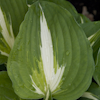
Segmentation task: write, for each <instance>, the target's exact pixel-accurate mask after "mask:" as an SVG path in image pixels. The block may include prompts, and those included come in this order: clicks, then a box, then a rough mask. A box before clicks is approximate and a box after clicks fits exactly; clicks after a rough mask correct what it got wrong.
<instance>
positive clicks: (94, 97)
mask: <svg viewBox="0 0 100 100" xmlns="http://www.w3.org/2000/svg"><path fill="white" fill-rule="evenodd" d="M79 100H100V86H99V85H97V84H96V83H94V82H92V84H91V86H90V87H89V89H88V91H87V92H85V93H84V94H83V96H82V98H80V99H79Z"/></svg>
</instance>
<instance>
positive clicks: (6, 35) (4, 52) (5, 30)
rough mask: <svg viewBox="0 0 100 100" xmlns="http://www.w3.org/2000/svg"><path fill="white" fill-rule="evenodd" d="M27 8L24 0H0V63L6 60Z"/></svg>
mask: <svg viewBox="0 0 100 100" xmlns="http://www.w3.org/2000/svg"><path fill="white" fill-rule="evenodd" d="M27 8H28V7H27V5H26V1H25V0H0V60H2V62H0V64H2V63H5V62H7V58H8V56H9V53H10V50H11V49H12V47H13V44H14V40H15V37H16V36H17V34H18V31H19V26H20V24H21V22H22V21H23V19H24V16H25V13H26V12H27ZM1 58H3V59H1Z"/></svg>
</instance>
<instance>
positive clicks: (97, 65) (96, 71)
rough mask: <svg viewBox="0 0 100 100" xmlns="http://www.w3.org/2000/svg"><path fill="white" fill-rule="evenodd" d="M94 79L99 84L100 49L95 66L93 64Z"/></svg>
mask: <svg viewBox="0 0 100 100" xmlns="http://www.w3.org/2000/svg"><path fill="white" fill-rule="evenodd" d="M93 77H94V79H95V81H96V82H97V83H98V85H99V86H100V49H99V51H98V55H97V60H96V66H95V72H94V76H93Z"/></svg>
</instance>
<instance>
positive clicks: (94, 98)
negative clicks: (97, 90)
mask: <svg viewBox="0 0 100 100" xmlns="http://www.w3.org/2000/svg"><path fill="white" fill-rule="evenodd" d="M82 97H85V98H88V99H92V100H99V99H97V98H96V97H94V96H93V95H92V93H89V92H85V93H84V94H83V95H82Z"/></svg>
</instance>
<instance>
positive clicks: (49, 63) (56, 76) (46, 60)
mask: <svg viewBox="0 0 100 100" xmlns="http://www.w3.org/2000/svg"><path fill="white" fill-rule="evenodd" d="M40 9H41V11H42V15H41V17H40V28H41V47H40V48H41V56H42V61H43V69H44V74H45V78H46V82H47V85H48V86H47V87H46V88H47V89H48V88H50V91H51V92H53V91H54V90H55V89H56V88H57V86H58V85H59V83H60V81H61V78H62V75H63V73H64V69H65V67H64V66H60V67H59V65H58V63H57V72H56V73H55V68H54V56H53V44H52V38H51V33H50V30H49V29H48V25H47V22H46V19H45V16H44V12H43V10H42V7H41V6H40ZM47 91H48V90H47Z"/></svg>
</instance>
